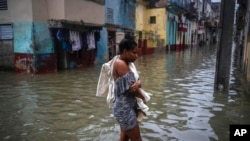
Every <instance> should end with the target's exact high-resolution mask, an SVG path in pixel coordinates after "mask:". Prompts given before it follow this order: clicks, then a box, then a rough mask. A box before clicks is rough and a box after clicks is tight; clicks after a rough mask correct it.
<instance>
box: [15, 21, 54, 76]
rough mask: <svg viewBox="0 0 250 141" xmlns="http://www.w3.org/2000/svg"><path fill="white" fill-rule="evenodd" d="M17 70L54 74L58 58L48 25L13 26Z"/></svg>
mask: <svg viewBox="0 0 250 141" xmlns="http://www.w3.org/2000/svg"><path fill="white" fill-rule="evenodd" d="M13 25H14V26H13V31H14V55H15V70H16V71H17V72H25V71H27V72H31V73H42V72H54V71H56V56H55V54H54V45H53V40H52V37H51V35H50V31H49V29H48V26H47V24H46V23H39V22H17V23H14V24H13Z"/></svg>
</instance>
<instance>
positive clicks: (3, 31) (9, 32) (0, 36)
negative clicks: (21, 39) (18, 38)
mask: <svg viewBox="0 0 250 141" xmlns="http://www.w3.org/2000/svg"><path fill="white" fill-rule="evenodd" d="M10 39H13V28H12V25H11V24H2V25H0V40H10Z"/></svg>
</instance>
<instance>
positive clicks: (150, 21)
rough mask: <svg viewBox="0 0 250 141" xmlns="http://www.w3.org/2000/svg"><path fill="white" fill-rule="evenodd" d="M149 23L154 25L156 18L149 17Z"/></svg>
mask: <svg viewBox="0 0 250 141" xmlns="http://www.w3.org/2000/svg"><path fill="white" fill-rule="evenodd" d="M149 23H150V24H155V23H156V17H155V16H150V19H149Z"/></svg>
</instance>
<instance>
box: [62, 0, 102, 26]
mask: <svg viewBox="0 0 250 141" xmlns="http://www.w3.org/2000/svg"><path fill="white" fill-rule="evenodd" d="M104 12H105V11H104V6H103V5H101V4H98V3H95V2H91V1H83V0H65V19H67V20H72V21H80V20H83V22H86V23H95V24H104V20H105V17H104V16H105V14H104Z"/></svg>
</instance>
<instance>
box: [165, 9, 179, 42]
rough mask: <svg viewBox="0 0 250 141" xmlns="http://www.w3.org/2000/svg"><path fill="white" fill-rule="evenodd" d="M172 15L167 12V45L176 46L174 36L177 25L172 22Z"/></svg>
mask: <svg viewBox="0 0 250 141" xmlns="http://www.w3.org/2000/svg"><path fill="white" fill-rule="evenodd" d="M174 16H175V15H174V14H172V13H171V12H168V18H169V19H168V21H167V45H175V44H176V34H177V23H176V21H175V20H174Z"/></svg>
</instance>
